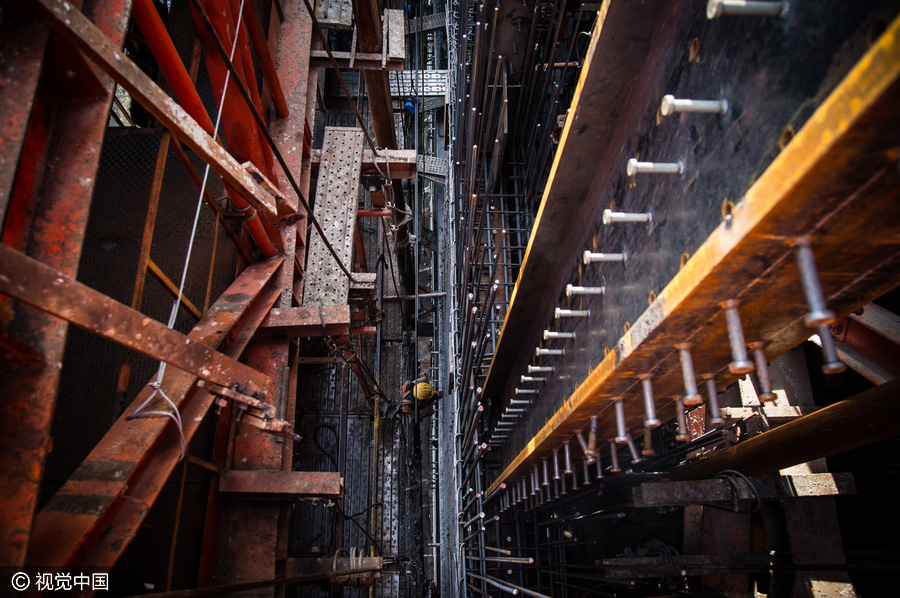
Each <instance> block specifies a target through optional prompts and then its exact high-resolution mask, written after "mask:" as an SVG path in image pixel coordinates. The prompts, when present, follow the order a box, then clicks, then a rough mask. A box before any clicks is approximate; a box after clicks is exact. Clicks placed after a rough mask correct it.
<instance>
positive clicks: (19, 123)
mask: <svg viewBox="0 0 900 598" xmlns="http://www.w3.org/2000/svg"><path fill="white" fill-rule="evenodd" d="M48 34H49V29H48V27H47V26H46V25H45V24H44V23H41V22H40V21H37V20H36V19H34V18H33V17H32V16H31V14H29V13H28V12H27V11H24V10H23V9H22V7H21V6H15V5H13V6H10V7H6V6H4V14H3V19H2V20H0V92H2V93H0V106H2V114H3V119H2V120H0V224H2V223H3V222H4V220H5V216H6V208H7V205H8V204H9V199H10V195H11V194H12V189H13V181H14V179H15V174H16V167H17V166H18V165H19V155H20V154H21V152H22V150H23V146H24V144H25V131H26V129H27V127H28V119H29V116H30V114H31V107H32V105H33V104H34V101H35V97H36V94H37V89H38V76H39V75H40V73H41V59H42V58H43V57H44V48H45V47H46V45H47V36H48Z"/></svg>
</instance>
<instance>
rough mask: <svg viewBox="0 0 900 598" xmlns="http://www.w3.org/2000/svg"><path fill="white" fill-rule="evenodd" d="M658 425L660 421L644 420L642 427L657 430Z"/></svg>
mask: <svg viewBox="0 0 900 598" xmlns="http://www.w3.org/2000/svg"><path fill="white" fill-rule="evenodd" d="M659 425H660V421H659V420H658V419H655V418H654V419H645V420H644V427H645V428H647V429H649V430H652V429H653V428H658V427H659Z"/></svg>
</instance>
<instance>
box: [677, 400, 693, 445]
mask: <svg viewBox="0 0 900 598" xmlns="http://www.w3.org/2000/svg"><path fill="white" fill-rule="evenodd" d="M675 417H676V419H677V420H678V433H677V434H676V435H675V440H678V441H687V440H690V439H691V433H690V432H689V431H688V428H687V419H686V418H685V416H684V401H682V400H681V397H678V398H677V399H675Z"/></svg>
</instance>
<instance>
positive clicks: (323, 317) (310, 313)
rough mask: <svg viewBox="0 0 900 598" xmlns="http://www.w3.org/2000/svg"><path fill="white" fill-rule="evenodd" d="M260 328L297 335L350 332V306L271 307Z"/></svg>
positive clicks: (332, 334) (329, 334)
mask: <svg viewBox="0 0 900 598" xmlns="http://www.w3.org/2000/svg"><path fill="white" fill-rule="evenodd" d="M262 330H263V331H265V330H271V331H275V332H281V333H284V334H286V335H288V336H290V337H298V336H339V335H342V334H349V332H350V306H349V305H324V306H320V307H288V308H277V309H273V310H272V311H271V312H270V313H269V315H268V317H266V319H265V321H263V323H262Z"/></svg>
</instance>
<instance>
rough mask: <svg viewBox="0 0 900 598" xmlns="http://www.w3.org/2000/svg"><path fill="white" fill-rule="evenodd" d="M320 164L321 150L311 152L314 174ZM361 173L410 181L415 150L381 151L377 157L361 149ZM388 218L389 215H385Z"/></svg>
mask: <svg viewBox="0 0 900 598" xmlns="http://www.w3.org/2000/svg"><path fill="white" fill-rule="evenodd" d="M321 162H322V150H318V149H314V150H312V157H311V160H310V167H311V168H312V169H313V172H314V173H316V172H318V170H319V166H320V165H321ZM362 171H363V172H364V173H367V174H379V171H380V173H381V174H383V175H384V176H390V178H391V179H412V178H415V176H416V152H415V150H399V149H393V150H391V149H382V150H380V151H379V152H378V157H377V158H376V157H375V155H374V154H373V153H372V150H371V149H369V148H363V154H362ZM387 215H388V216H390V214H387Z"/></svg>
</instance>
